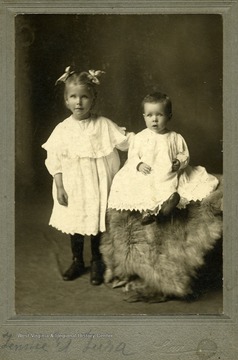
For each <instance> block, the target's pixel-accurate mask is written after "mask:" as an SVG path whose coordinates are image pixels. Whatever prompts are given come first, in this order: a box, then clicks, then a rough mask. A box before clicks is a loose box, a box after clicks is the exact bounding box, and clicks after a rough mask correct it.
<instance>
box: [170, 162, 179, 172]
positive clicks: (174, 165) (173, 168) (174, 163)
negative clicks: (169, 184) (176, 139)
mask: <svg viewBox="0 0 238 360" xmlns="http://www.w3.org/2000/svg"><path fill="white" fill-rule="evenodd" d="M179 168H180V161H179V160H178V159H175V160H173V161H172V171H173V172H175V171H178V170H179Z"/></svg>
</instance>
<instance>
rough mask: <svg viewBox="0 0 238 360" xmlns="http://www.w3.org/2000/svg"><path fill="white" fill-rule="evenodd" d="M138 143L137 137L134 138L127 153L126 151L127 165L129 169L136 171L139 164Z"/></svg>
mask: <svg viewBox="0 0 238 360" xmlns="http://www.w3.org/2000/svg"><path fill="white" fill-rule="evenodd" d="M139 144H140V141H139V139H138V137H137V136H134V137H133V138H132V140H131V143H130V147H129V151H128V161H127V162H128V164H130V166H131V167H133V168H135V169H137V166H138V164H139V163H141V157H140V151H139V150H140V146H139Z"/></svg>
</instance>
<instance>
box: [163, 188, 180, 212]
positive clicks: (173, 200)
mask: <svg viewBox="0 0 238 360" xmlns="http://www.w3.org/2000/svg"><path fill="white" fill-rule="evenodd" d="M179 201H180V195H179V194H178V193H177V192H174V193H173V194H172V195H170V197H169V198H168V199H167V200H166V201H165V202H164V203H163V204H162V206H161V209H160V211H159V214H162V215H164V216H168V215H170V214H171V212H172V211H173V210H174V209H175V208H176V206H177V205H178V203H179Z"/></svg>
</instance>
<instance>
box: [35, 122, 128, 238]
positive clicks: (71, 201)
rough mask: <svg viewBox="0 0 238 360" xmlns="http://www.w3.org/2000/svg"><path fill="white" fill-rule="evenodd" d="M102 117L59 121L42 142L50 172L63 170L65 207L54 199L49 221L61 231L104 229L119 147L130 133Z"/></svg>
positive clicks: (91, 232)
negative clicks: (66, 201) (65, 196)
mask: <svg viewBox="0 0 238 360" xmlns="http://www.w3.org/2000/svg"><path fill="white" fill-rule="evenodd" d="M124 134H125V131H123V130H122V129H121V128H120V127H119V126H117V125H116V124H115V123H113V122H112V121H111V120H109V119H107V118H105V117H97V118H90V119H86V120H81V121H79V120H75V119H74V118H73V117H72V116H70V117H69V118H67V119H65V120H64V121H63V122H61V123H59V124H58V125H57V126H56V127H55V129H54V130H53V132H52V134H51V135H50V137H49V139H48V140H47V141H46V143H44V144H43V145H42V147H43V148H44V149H45V150H46V151H47V158H46V161H45V164H46V167H47V169H48V171H49V173H50V174H51V175H52V176H54V175H55V174H57V173H62V177H63V184H64V188H65V191H66V193H67V195H68V206H62V205H60V204H59V203H58V201H57V192H56V186H55V182H54V181H53V199H54V206H53V210H52V214H51V218H50V222H49V224H50V225H52V226H53V227H55V228H57V229H58V230H61V231H62V232H64V233H68V234H74V233H79V234H82V235H96V234H97V233H98V232H99V231H102V232H103V231H105V214H106V208H107V200H108V194H109V190H110V186H111V183H112V179H113V177H114V175H115V174H116V172H117V171H118V170H119V167H120V159H119V154H118V152H117V148H118V149H120V150H127V149H128V147H129V138H130V136H127V137H126V136H125V135H124Z"/></svg>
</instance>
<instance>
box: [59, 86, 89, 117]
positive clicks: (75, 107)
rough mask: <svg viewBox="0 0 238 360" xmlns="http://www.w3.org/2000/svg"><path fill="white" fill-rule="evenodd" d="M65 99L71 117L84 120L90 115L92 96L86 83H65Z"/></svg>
mask: <svg viewBox="0 0 238 360" xmlns="http://www.w3.org/2000/svg"><path fill="white" fill-rule="evenodd" d="M65 101H66V105H67V107H68V109H69V110H70V111H71V112H72V114H73V117H74V118H75V119H76V120H84V119H87V118H89V116H90V110H91V108H92V106H93V103H94V96H93V94H92V92H91V91H90V89H89V88H88V87H87V86H86V85H81V84H73V83H70V84H68V85H67V90H66V98H65Z"/></svg>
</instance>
